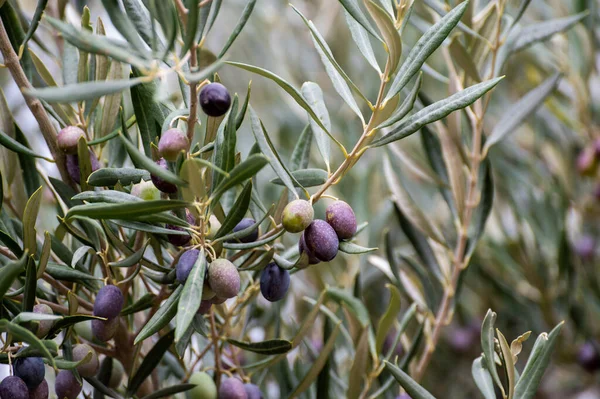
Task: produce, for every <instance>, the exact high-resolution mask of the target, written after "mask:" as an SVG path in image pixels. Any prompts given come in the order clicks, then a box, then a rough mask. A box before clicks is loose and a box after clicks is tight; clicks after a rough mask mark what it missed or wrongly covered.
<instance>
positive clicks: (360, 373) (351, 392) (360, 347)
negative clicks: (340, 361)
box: [346, 327, 369, 399]
mask: <svg viewBox="0 0 600 399" xmlns="http://www.w3.org/2000/svg"><path fill="white" fill-rule="evenodd" d="M368 362H369V328H368V327H365V328H363V329H362V333H361V334H360V338H359V339H358V342H357V344H356V351H355V352H354V360H353V361H352V367H351V368H350V374H349V375H348V390H347V391H346V397H347V398H349V399H358V398H359V396H360V393H361V385H362V381H363V378H364V376H365V374H366V372H367V366H368Z"/></svg>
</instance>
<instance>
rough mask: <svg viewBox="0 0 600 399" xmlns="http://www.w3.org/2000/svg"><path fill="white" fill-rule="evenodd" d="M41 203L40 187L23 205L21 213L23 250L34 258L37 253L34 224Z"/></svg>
mask: <svg viewBox="0 0 600 399" xmlns="http://www.w3.org/2000/svg"><path fill="white" fill-rule="evenodd" d="M41 203H42V187H39V188H38V189H37V190H36V192H35V193H33V195H32V196H31V197H29V200H28V201H27V204H26V205H25V211H24V212H23V250H25V251H28V252H29V254H30V255H33V256H35V254H36V252H37V238H36V230H35V222H36V220H37V217H38V213H39V211H40V205H41Z"/></svg>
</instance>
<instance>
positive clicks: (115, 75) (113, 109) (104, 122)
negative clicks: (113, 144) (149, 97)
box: [88, 62, 135, 145]
mask: <svg viewBox="0 0 600 399" xmlns="http://www.w3.org/2000/svg"><path fill="white" fill-rule="evenodd" d="M122 78H123V66H122V65H121V63H120V62H112V63H111V65H110V70H109V71H108V76H107V80H110V81H112V80H119V79H122ZM95 101H98V100H95ZM133 104H134V107H135V101H134V102H133ZM120 109H121V93H114V94H110V95H108V96H106V98H105V99H104V105H103V107H102V119H101V120H100V129H99V131H98V132H97V134H96V136H97V137H100V138H101V139H102V138H106V136H108V135H109V134H110V132H111V131H112V129H113V127H114V126H115V122H116V121H117V117H118V116H119V110H120ZM115 136H116V134H115ZM113 137H114V136H113ZM88 145H89V143H88Z"/></svg>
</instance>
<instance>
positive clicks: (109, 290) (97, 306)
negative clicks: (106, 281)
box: [94, 285, 124, 319]
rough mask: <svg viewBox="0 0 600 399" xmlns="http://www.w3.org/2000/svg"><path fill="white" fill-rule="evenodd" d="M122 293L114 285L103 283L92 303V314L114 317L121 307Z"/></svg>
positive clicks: (108, 317) (122, 301)
mask: <svg viewBox="0 0 600 399" xmlns="http://www.w3.org/2000/svg"><path fill="white" fill-rule="evenodd" d="M123 303H124V299H123V294H122V293H121V290H120V289H118V288H117V287H116V286H114V285H105V286H104V287H102V288H101V289H100V291H98V295H96V302H95V303H94V316H99V317H106V318H107V319H114V318H115V317H117V316H118V315H119V313H121V309H123Z"/></svg>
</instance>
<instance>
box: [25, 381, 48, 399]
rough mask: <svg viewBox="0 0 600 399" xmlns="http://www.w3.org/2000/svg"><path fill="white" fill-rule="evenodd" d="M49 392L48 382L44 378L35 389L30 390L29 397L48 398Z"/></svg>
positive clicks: (31, 398)
mask: <svg viewBox="0 0 600 399" xmlns="http://www.w3.org/2000/svg"><path fill="white" fill-rule="evenodd" d="M49 393H50V392H49V389H48V382H47V381H46V380H44V381H42V382H41V383H40V385H38V386H37V387H36V388H35V389H30V390H29V399H48V395H49Z"/></svg>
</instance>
